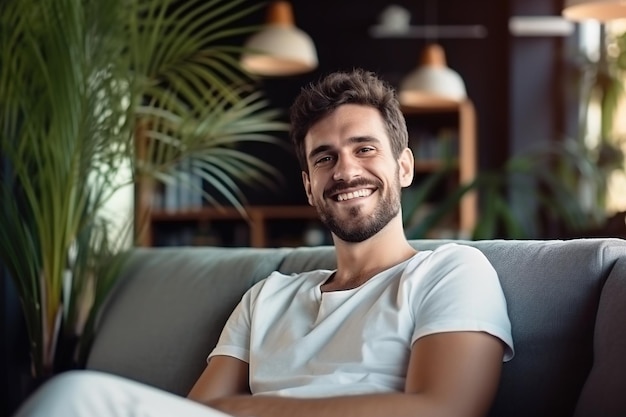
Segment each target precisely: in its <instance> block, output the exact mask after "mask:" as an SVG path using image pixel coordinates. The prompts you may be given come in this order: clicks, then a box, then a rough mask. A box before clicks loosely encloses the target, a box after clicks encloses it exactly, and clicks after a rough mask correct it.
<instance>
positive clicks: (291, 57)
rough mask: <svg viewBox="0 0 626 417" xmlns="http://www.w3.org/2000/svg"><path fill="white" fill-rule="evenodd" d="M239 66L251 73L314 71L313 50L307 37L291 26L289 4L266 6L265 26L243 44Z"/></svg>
mask: <svg viewBox="0 0 626 417" xmlns="http://www.w3.org/2000/svg"><path fill="white" fill-rule="evenodd" d="M245 48H247V49H248V51H247V52H246V53H244V54H243V56H242V58H241V65H242V66H243V68H244V69H246V70H247V71H248V72H250V73H252V74H257V75H267V76H285V75H295V74H301V73H305V72H309V71H312V70H314V69H315V68H317V64H318V61H317V51H316V50H315V45H314V44H313V40H312V39H311V37H310V36H309V35H307V34H306V33H304V32H303V31H302V30H300V29H298V28H297V27H296V26H295V25H294V19H293V11H292V8H291V4H290V3H289V2H287V1H275V2H273V3H271V4H270V6H269V9H268V15H267V24H266V25H265V27H264V28H263V29H261V30H260V31H259V32H257V33H256V34H254V35H253V36H251V37H250V39H248V41H247V42H246V45H245Z"/></svg>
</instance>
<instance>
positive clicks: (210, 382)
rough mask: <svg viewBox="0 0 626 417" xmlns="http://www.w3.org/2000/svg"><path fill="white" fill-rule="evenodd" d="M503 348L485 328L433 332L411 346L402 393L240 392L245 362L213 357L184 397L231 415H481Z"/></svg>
mask: <svg viewBox="0 0 626 417" xmlns="http://www.w3.org/2000/svg"><path fill="white" fill-rule="evenodd" d="M503 353H504V346H503V344H502V342H501V341H500V340H499V339H497V338H495V337H493V336H491V335H488V334H486V333H482V332H450V333H438V334H433V335H430V336H426V337H423V338H421V339H419V340H418V341H417V342H415V344H414V346H413V349H412V352H411V359H410V361H409V365H408V370H407V379H406V385H405V392H404V393H394V394H371V395H356V396H342V397H329V398H315V399H298V398H284V397H274V396H254V397H253V396H251V395H241V394H242V393H243V390H244V389H245V390H249V388H248V365H247V364H246V363H245V362H242V361H239V360H237V359H234V358H228V357H215V358H213V359H211V361H210V362H209V365H208V366H207V369H206V370H205V372H204V373H203V374H202V376H201V377H200V379H199V380H198V382H197V383H196V385H195V386H194V388H193V389H192V391H191V392H190V394H189V398H191V399H193V400H196V401H200V402H203V403H205V404H207V405H209V406H211V407H213V408H216V409H218V410H221V411H224V412H226V413H229V414H232V415H234V416H256V417H283V416H286V417H292V416H294V415H297V416H298V417H309V416H310V417H320V416H324V417H333V416H339V417H351V416H355V417H357V416H358V417H368V416H372V417H380V416H385V417H394V416H398V417H401V416H412V417H414V416H427V417H433V416H437V417H439V416H441V417H481V416H484V415H486V414H487V411H488V410H489V407H490V405H491V403H492V401H493V398H494V396H495V393H496V390H497V387H498V382H499V380H500V371H501V367H502V356H503ZM218 359H219V360H218ZM216 360H217V361H216ZM213 361H216V362H215V363H214V364H212V363H211V362H213Z"/></svg>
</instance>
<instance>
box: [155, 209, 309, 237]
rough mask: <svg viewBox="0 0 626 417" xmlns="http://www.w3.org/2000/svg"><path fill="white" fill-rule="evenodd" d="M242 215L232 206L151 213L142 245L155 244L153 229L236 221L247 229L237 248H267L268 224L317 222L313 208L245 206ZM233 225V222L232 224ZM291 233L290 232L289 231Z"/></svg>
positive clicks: (269, 232) (269, 231)
mask: <svg viewBox="0 0 626 417" xmlns="http://www.w3.org/2000/svg"><path fill="white" fill-rule="evenodd" d="M243 210H244V212H242V211H240V210H238V209H236V208H234V207H203V208H201V209H197V210H186V211H174V212H172V211H167V210H155V211H152V212H151V213H150V223H149V232H148V233H146V235H147V236H146V238H145V239H144V241H143V244H144V245H146V246H152V245H154V244H155V241H154V234H155V229H157V228H158V227H159V226H160V225H167V224H170V225H178V224H183V223H185V222H186V223H195V224H198V225H199V226H202V225H207V224H211V223H214V222H227V221H238V224H240V225H241V226H243V228H245V229H247V232H246V235H248V238H247V239H248V241H247V242H245V243H246V244H241V245H240V244H237V246H252V247H267V246H271V245H270V243H271V242H270V238H269V236H270V234H271V230H270V223H271V222H272V221H274V220H276V221H282V220H302V221H309V222H313V223H319V218H318V215H317V211H316V210H315V208H313V207H311V206H247V207H244V208H243ZM233 224H235V223H233ZM290 232H292V233H293V230H290Z"/></svg>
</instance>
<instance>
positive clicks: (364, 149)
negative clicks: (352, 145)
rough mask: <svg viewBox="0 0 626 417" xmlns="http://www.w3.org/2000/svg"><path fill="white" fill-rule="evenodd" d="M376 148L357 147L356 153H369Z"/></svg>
mask: <svg viewBox="0 0 626 417" xmlns="http://www.w3.org/2000/svg"><path fill="white" fill-rule="evenodd" d="M375 150H376V149H375V148H374V147H372V146H364V147H362V148H359V150H358V151H357V153H369V152H373V151H375Z"/></svg>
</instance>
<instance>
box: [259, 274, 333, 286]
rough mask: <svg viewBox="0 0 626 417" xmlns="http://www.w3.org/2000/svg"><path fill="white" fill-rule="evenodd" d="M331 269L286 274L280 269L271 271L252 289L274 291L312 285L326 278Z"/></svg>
mask: <svg viewBox="0 0 626 417" xmlns="http://www.w3.org/2000/svg"><path fill="white" fill-rule="evenodd" d="M332 272H333V271H331V270H326V269H315V270H311V271H302V272H297V273H290V274H286V273H284V272H281V271H274V272H272V273H271V274H270V275H269V276H268V277H267V278H264V279H262V280H261V281H259V282H258V283H257V284H256V285H255V286H254V287H253V290H256V291H275V290H277V289H280V290H286V289H288V288H300V287H303V286H305V287H314V286H316V285H319V284H320V283H323V282H324V281H326V280H327V279H328V277H329V276H330V274H332Z"/></svg>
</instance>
